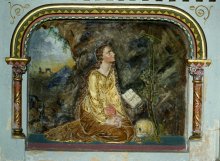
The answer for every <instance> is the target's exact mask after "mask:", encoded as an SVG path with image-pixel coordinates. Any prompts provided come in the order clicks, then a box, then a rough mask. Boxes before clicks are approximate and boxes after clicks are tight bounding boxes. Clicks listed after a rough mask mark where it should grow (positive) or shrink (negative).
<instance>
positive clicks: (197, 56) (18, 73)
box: [6, 4, 211, 139]
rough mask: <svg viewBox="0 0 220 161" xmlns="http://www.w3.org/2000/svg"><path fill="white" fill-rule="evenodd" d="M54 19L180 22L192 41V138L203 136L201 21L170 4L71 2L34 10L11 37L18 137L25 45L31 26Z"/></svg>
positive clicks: (15, 132)
mask: <svg viewBox="0 0 220 161" xmlns="http://www.w3.org/2000/svg"><path fill="white" fill-rule="evenodd" d="M55 19H70V20H71V19H114V20H116V19H117V20H120V19H141V20H148V21H151V20H153V21H166V22H169V23H173V24H175V25H177V26H179V27H180V28H181V29H182V30H183V31H184V32H185V34H186V35H187V37H188V41H189V44H190V50H189V53H187V60H183V61H186V62H187V64H188V66H189V73H190V74H191V75H192V76H193V122H192V124H193V129H192V136H191V137H190V139H200V138H201V112H202V110H201V109H202V85H203V83H202V77H203V67H206V66H209V65H210V64H211V61H210V60H208V59H207V43H206V39H205V35H204V33H203V30H202V29H201V27H200V25H199V24H198V23H197V22H196V20H195V19H194V18H193V17H192V16H190V15H189V14H188V13H187V12H185V11H183V10H181V9H179V8H176V7H173V6H167V5H81V4H79V5H72V4H51V5H44V6H40V7H38V8H35V9H33V10H31V11H30V12H29V13H28V14H27V15H26V16H24V17H23V18H22V19H21V21H20V22H19V23H18V25H17V27H16V28H15V31H14V33H13V37H12V40H11V50H10V57H7V58H6V62H7V63H8V64H10V65H12V69H13V101H12V102H13V109H14V111H13V118H12V122H13V129H12V135H13V137H15V138H24V137H25V135H24V134H23V132H22V131H23V130H22V104H21V102H22V92H21V91H22V74H24V73H25V71H26V65H27V64H28V63H29V62H30V60H31V58H30V57H28V56H27V54H26V47H27V42H28V39H29V36H30V34H31V32H32V30H33V29H34V28H35V27H36V26H37V25H38V24H41V23H42V22H45V21H49V20H55Z"/></svg>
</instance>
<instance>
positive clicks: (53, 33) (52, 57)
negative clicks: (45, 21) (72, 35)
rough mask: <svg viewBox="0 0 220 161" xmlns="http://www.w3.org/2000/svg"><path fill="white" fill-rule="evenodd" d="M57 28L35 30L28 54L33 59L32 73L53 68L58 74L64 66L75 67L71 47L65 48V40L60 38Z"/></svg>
mask: <svg viewBox="0 0 220 161" xmlns="http://www.w3.org/2000/svg"><path fill="white" fill-rule="evenodd" d="M58 32H59V31H58V29H57V28H52V29H46V30H45V29H43V28H40V29H38V30H35V31H34V32H33V33H32V34H31V37H30V39H29V41H28V48H27V53H28V55H29V56H30V57H31V63H30V65H29V70H30V72H37V71H38V70H39V67H41V68H42V70H45V68H51V70H52V72H57V71H58V70H60V69H61V68H62V67H63V66H69V67H73V66H74V64H75V63H74V60H73V58H72V56H71V51H70V47H69V46H68V45H66V46H65V40H64V39H63V38H61V37H60V36H59V33H58Z"/></svg>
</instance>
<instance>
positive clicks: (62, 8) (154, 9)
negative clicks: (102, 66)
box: [11, 4, 207, 59]
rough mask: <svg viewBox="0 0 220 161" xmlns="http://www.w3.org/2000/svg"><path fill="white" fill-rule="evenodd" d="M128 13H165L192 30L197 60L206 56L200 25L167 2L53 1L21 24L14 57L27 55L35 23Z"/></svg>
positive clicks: (28, 16)
mask: <svg viewBox="0 0 220 161" xmlns="http://www.w3.org/2000/svg"><path fill="white" fill-rule="evenodd" d="M125 15H128V16H127V17H128V18H132V17H136V18H137V17H144V16H155V17H162V16H165V17H166V19H168V20H169V19H170V20H171V19H172V20H175V21H178V22H181V23H182V24H184V26H185V29H186V30H187V31H189V32H190V33H191V34H192V35H193V38H194V41H195V42H194V43H195V45H196V48H195V49H196V52H195V56H194V59H206V58H207V51H206V39H205V36H204V33H203V31H202V29H201V27H200V26H199V24H198V23H197V22H196V21H195V20H194V19H193V18H192V16H190V15H189V14H188V13H187V12H185V11H183V10H181V9H179V8H176V7H173V6H166V5H123V6H122V5H121V6H119V5H82V4H80V5H70V4H54V5H45V6H40V7H38V8H35V9H34V10H32V11H31V12H29V14H27V15H26V16H25V17H24V18H23V19H22V20H21V21H20V23H19V24H18V26H17V27H16V30H15V32H14V34H13V38H12V42H11V57H22V56H23V55H24V53H23V51H22V49H23V48H24V47H23V46H22V45H24V42H23V41H24V38H25V35H26V34H27V32H29V31H28V29H30V26H31V25H33V24H36V23H37V22H39V21H43V20H44V19H48V18H50V17H63V18H70V19H71V18H72V19H73V17H75V18H76V17H77V18H82V17H83V16H86V17H87V18H88V17H92V18H104V19H110V18H111V19H114V18H117V17H121V16H125Z"/></svg>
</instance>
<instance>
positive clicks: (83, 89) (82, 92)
mask: <svg viewBox="0 0 220 161" xmlns="http://www.w3.org/2000/svg"><path fill="white" fill-rule="evenodd" d="M107 46H109V47H111V44H110V43H108V42H106V41H105V42H103V43H102V44H101V45H99V46H98V47H97V48H96V49H95V52H94V59H95V63H94V64H93V65H91V66H90V67H89V70H88V69H87V70H85V71H84V72H83V74H81V76H80V77H81V78H80V79H79V80H80V81H79V83H80V89H79V93H78V94H79V98H78V99H77V102H76V110H75V118H76V119H79V117H80V108H81V105H82V103H83V101H84V98H85V96H86V94H87V93H88V78H89V75H90V73H91V72H92V71H94V70H97V69H99V68H100V65H101V63H102V61H103V50H104V49H105V47H107ZM112 68H113V70H114V73H115V75H116V81H117V74H116V73H117V72H116V68H115V63H113V64H112Z"/></svg>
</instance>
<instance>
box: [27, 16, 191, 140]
mask: <svg viewBox="0 0 220 161" xmlns="http://www.w3.org/2000/svg"><path fill="white" fill-rule="evenodd" d="M103 41H109V42H111V44H112V47H113V50H114V52H115V53H116V68H117V72H118V81H119V87H120V90H121V91H120V92H121V93H124V92H125V91H126V90H128V89H130V88H132V89H133V90H134V91H135V92H136V93H137V94H138V95H139V96H140V97H141V98H142V100H143V101H144V105H143V106H141V107H140V108H137V109H131V108H129V107H126V108H127V112H128V114H129V116H130V118H131V120H132V121H133V123H134V124H135V123H136V122H137V121H138V120H140V119H143V118H147V119H150V120H152V121H153V122H155V124H156V125H157V126H158V129H159V130H158V131H157V132H158V134H159V135H163V136H164V135H175V136H177V135H178V136H183V135H184V129H185V110H186V109H185V108H186V64H185V59H186V57H187V53H188V50H189V49H188V46H189V44H188V43H187V42H188V41H187V39H186V36H185V34H184V32H183V31H182V30H181V29H180V28H179V27H177V26H176V25H174V24H170V23H167V22H161V21H160V22H159V21H146V20H145V21H141V20H120V21H116V20H56V21H47V22H44V23H43V24H41V25H40V26H38V27H37V28H35V29H34V31H33V32H32V34H31V37H30V39H29V41H28V48H27V53H28V55H29V56H30V57H31V63H30V64H29V67H28V93H29V102H28V133H29V134H41V133H43V132H44V131H46V130H48V129H50V128H52V127H56V126H58V125H61V124H64V123H65V122H69V121H71V120H74V119H75V112H76V109H77V107H76V103H77V100H78V98H79V97H80V94H81V92H82V91H81V89H83V86H84V85H85V83H86V80H85V79H84V78H85V73H87V72H88V71H89V69H90V67H91V66H92V65H93V64H94V63H95V57H94V53H95V50H96V48H97V46H99V45H100V44H101V43H102V42H103Z"/></svg>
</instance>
